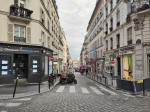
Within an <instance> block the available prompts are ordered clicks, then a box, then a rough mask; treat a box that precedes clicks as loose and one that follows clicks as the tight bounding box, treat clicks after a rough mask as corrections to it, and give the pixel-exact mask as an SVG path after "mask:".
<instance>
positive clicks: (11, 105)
mask: <svg viewBox="0 0 150 112" xmlns="http://www.w3.org/2000/svg"><path fill="white" fill-rule="evenodd" d="M19 105H21V103H6V105H5V107H16V106H19Z"/></svg>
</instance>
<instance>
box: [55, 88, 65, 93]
mask: <svg viewBox="0 0 150 112" xmlns="http://www.w3.org/2000/svg"><path fill="white" fill-rule="evenodd" d="M64 89H65V86H60V87H59V88H58V89H57V91H56V92H59V93H61V92H63V91H64Z"/></svg>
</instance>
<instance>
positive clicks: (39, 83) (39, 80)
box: [39, 79, 41, 93]
mask: <svg viewBox="0 0 150 112" xmlns="http://www.w3.org/2000/svg"><path fill="white" fill-rule="evenodd" d="M40 84H41V80H40V79H39V93H40Z"/></svg>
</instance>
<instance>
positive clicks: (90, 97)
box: [0, 74, 150, 112]
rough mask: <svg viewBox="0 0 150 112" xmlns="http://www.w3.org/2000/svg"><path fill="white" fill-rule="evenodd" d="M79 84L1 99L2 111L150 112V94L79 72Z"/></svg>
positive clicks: (77, 75)
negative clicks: (115, 87)
mask: <svg viewBox="0 0 150 112" xmlns="http://www.w3.org/2000/svg"><path fill="white" fill-rule="evenodd" d="M76 78H77V80H78V84H76V85H75V84H67V85H60V84H59V85H57V86H56V87H55V88H53V89H52V90H51V91H49V92H47V93H43V94H40V95H35V96H31V97H25V98H20V99H12V100H0V112H150V103H149V102H150V98H149V97H137V96H132V95H130V94H129V95H128V94H120V93H119V92H117V91H113V90H109V89H108V88H105V87H103V86H102V85H99V84H96V83H95V82H93V81H90V80H89V79H87V78H86V77H84V76H81V75H79V74H76Z"/></svg>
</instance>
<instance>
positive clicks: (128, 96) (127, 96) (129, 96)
mask: <svg viewBox="0 0 150 112" xmlns="http://www.w3.org/2000/svg"><path fill="white" fill-rule="evenodd" d="M123 95H124V96H127V97H135V96H132V95H129V94H123Z"/></svg>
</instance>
